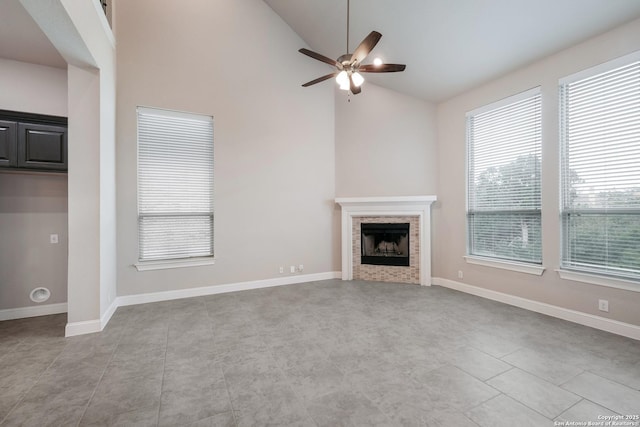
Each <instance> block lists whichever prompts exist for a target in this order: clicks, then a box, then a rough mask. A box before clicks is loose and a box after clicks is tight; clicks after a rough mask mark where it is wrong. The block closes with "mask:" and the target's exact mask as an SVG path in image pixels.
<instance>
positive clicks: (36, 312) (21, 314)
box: [0, 302, 67, 321]
mask: <svg viewBox="0 0 640 427" xmlns="http://www.w3.org/2000/svg"><path fill="white" fill-rule="evenodd" d="M66 312H67V303H66V302H62V303H59V304H46V305H31V306H28V307H19V308H5V309H3V310H0V321H1V320H13V319H23V318H25V317H37V316H47V315H49V314H60V313H66Z"/></svg>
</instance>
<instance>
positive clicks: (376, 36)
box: [351, 31, 382, 64]
mask: <svg viewBox="0 0 640 427" xmlns="http://www.w3.org/2000/svg"><path fill="white" fill-rule="evenodd" d="M381 37H382V34H380V33H379V32H377V31H371V33H369V35H368V36H367V37H365V38H364V40H362V43H360V45H359V46H358V47H357V48H356V50H355V51H354V52H353V55H351V63H352V64H359V63H361V62H362V61H363V60H364V58H366V57H367V55H369V52H371V51H372V50H373V48H374V47H376V45H377V44H378V42H379V41H380V38H381Z"/></svg>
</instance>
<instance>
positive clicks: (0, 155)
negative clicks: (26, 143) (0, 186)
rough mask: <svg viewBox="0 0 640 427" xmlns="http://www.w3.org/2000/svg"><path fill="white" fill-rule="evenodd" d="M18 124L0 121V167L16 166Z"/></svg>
mask: <svg viewBox="0 0 640 427" xmlns="http://www.w3.org/2000/svg"><path fill="white" fill-rule="evenodd" d="M17 129H18V123H16V122H11V121H7V120H0V167H5V168H11V167H16V166H17V148H18V147H17V141H18V139H17V136H18V132H17Z"/></svg>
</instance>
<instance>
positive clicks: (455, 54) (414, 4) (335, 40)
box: [264, 0, 640, 102]
mask: <svg viewBox="0 0 640 427" xmlns="http://www.w3.org/2000/svg"><path fill="white" fill-rule="evenodd" d="M264 1H265V2H266V3H267V4H268V5H269V6H271V8H272V9H273V10H274V11H275V12H276V13H277V14H278V15H280V16H281V17H282V19H283V20H284V21H285V22H286V23H287V24H289V26H290V27H291V28H292V29H293V30H294V31H295V32H296V33H297V34H298V35H300V37H301V38H302V39H303V40H304V41H305V42H306V43H307V44H308V45H309V47H310V48H311V50H314V51H316V52H318V53H321V54H323V55H325V56H328V57H330V58H337V57H339V56H340V55H342V54H344V53H346V9H347V0H296V1H293V0H264ZM638 17H640V1H639V0H351V29H350V41H349V50H350V51H351V52H352V51H353V50H354V48H355V47H356V46H357V44H359V43H360V41H361V40H362V39H363V38H364V37H365V36H366V35H367V34H368V33H369V32H371V31H372V30H376V31H379V32H381V33H382V35H383V37H382V39H381V40H380V43H379V44H378V45H377V46H376V48H375V49H374V50H373V52H372V54H371V56H370V57H369V58H367V60H365V63H368V62H371V60H372V59H373V58H374V57H376V56H379V57H380V58H381V59H382V60H383V61H385V62H392V63H394V62H395V63H404V64H407V69H406V71H404V72H403V73H393V74H378V75H372V74H367V75H365V78H366V79H367V80H369V81H371V82H373V83H375V84H377V85H380V86H384V87H387V88H390V89H394V90H397V91H399V92H403V93H406V94H409V95H413V96H415V97H418V98H422V99H425V100H428V101H433V102H437V101H442V100H445V99H448V98H450V97H452V96H454V95H456V94H459V93H461V92H464V91H465V90H468V89H470V88H472V87H474V86H477V85H479V84H481V83H483V82H486V81H489V80H491V79H493V78H496V77H498V76H500V75H503V74H505V73H508V72H510V71H512V70H515V69H517V68H519V67H522V66H524V65H526V64H528V63H531V62H533V61H536V60H538V59H540V58H543V57H545V56H548V55H550V54H552V53H555V52H557V51H560V50H562V49H565V48H567V47H569V46H571V45H574V44H576V43H578V42H580V41H583V40H586V39H588V38H590V37H593V36H595V35H598V34H600V33H603V32H605V31H607V30H609V29H612V28H614V27H616V26H618V25H620V24H623V23H625V22H628V21H631V20H633V19H636V18H638ZM300 47H305V46H300ZM299 55H301V54H299ZM308 59H309V61H314V60H313V59H311V58H308ZM318 64H320V65H319V67H318V70H319V72H318V75H317V76H316V75H301V76H300V83H301V84H302V83H304V82H306V81H309V80H312V79H314V78H315V77H319V76H320V75H323V74H326V73H328V72H330V71H331V67H330V66H329V65H323V64H322V63H320V62H318ZM325 69H326V72H325ZM319 84H325V85H328V84H330V83H329V82H325V83H319ZM364 90H366V89H364Z"/></svg>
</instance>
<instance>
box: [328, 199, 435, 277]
mask: <svg viewBox="0 0 640 427" xmlns="http://www.w3.org/2000/svg"><path fill="white" fill-rule="evenodd" d="M435 200H436V197H435V196H404V197H349V198H338V199H336V203H338V204H340V206H341V207H342V280H353V279H356V280H372V281H380V282H401V283H415V284H420V285H423V286H429V285H431V203H433V202H434V201H435ZM402 222H404V223H407V222H408V223H409V224H410V226H409V227H410V230H409V233H410V241H409V242H410V248H409V253H410V261H409V263H410V266H409V267H398V266H386V265H384V266H383V265H363V264H361V263H360V254H361V230H360V225H361V224H362V223H402Z"/></svg>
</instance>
